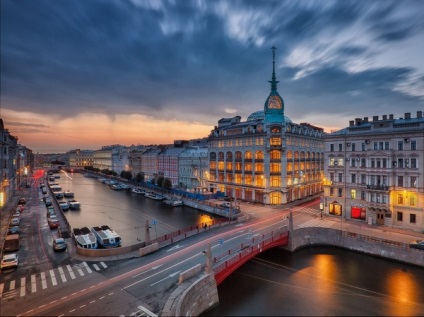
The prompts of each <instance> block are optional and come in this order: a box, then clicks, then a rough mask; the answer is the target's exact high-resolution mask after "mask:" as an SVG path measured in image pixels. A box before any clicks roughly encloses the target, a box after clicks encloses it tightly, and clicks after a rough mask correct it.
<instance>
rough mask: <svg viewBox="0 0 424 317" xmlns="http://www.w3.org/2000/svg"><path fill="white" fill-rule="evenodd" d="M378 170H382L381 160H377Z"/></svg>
mask: <svg viewBox="0 0 424 317" xmlns="http://www.w3.org/2000/svg"><path fill="white" fill-rule="evenodd" d="M377 168H381V160H380V159H377Z"/></svg>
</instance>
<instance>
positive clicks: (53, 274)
mask: <svg viewBox="0 0 424 317" xmlns="http://www.w3.org/2000/svg"><path fill="white" fill-rule="evenodd" d="M78 266H79V267H78ZM90 266H92V268H90ZM103 268H107V265H106V264H105V263H104V262H100V263H97V264H95V263H93V264H91V265H89V264H88V263H86V262H81V264H79V265H76V266H75V267H71V266H70V265H66V269H65V267H61V266H58V267H57V268H55V269H50V270H47V271H45V272H40V273H39V274H28V275H27V276H26V277H19V278H17V279H15V280H11V281H7V282H3V283H1V284H0V299H1V300H3V299H10V298H13V297H16V296H20V297H25V296H26V295H27V290H28V293H31V294H33V293H36V292H37V291H38V290H41V289H43V290H44V289H46V288H48V287H49V286H56V285H58V284H59V283H66V282H67V281H68V280H69V279H75V278H76V276H75V273H74V271H75V269H77V270H78V272H79V275H80V276H84V275H86V274H90V273H93V270H96V271H100V270H101V269H103ZM56 270H57V271H56ZM84 271H85V274H84ZM68 274H69V275H68ZM59 275H60V279H59V278H58V276H59ZM67 275H68V276H67ZM48 277H50V280H51V282H48V281H47V279H48ZM69 277H70V278H69ZM38 283H40V284H41V287H40V286H38V287H37V284H38ZM18 285H19V286H18Z"/></svg>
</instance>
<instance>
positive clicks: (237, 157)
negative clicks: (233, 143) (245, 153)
mask: <svg viewBox="0 0 424 317" xmlns="http://www.w3.org/2000/svg"><path fill="white" fill-rule="evenodd" d="M241 159H242V155H241V152H240V151H237V152H236V160H241Z"/></svg>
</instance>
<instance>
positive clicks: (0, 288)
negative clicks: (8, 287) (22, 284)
mask: <svg viewBox="0 0 424 317" xmlns="http://www.w3.org/2000/svg"><path fill="white" fill-rule="evenodd" d="M3 290H4V283H1V284H0V298H1V296H2V295H3Z"/></svg>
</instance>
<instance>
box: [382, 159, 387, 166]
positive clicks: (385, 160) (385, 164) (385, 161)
mask: <svg viewBox="0 0 424 317" xmlns="http://www.w3.org/2000/svg"><path fill="white" fill-rule="evenodd" d="M381 161H382V162H383V168H387V159H386V158H384V159H382V160H381Z"/></svg>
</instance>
